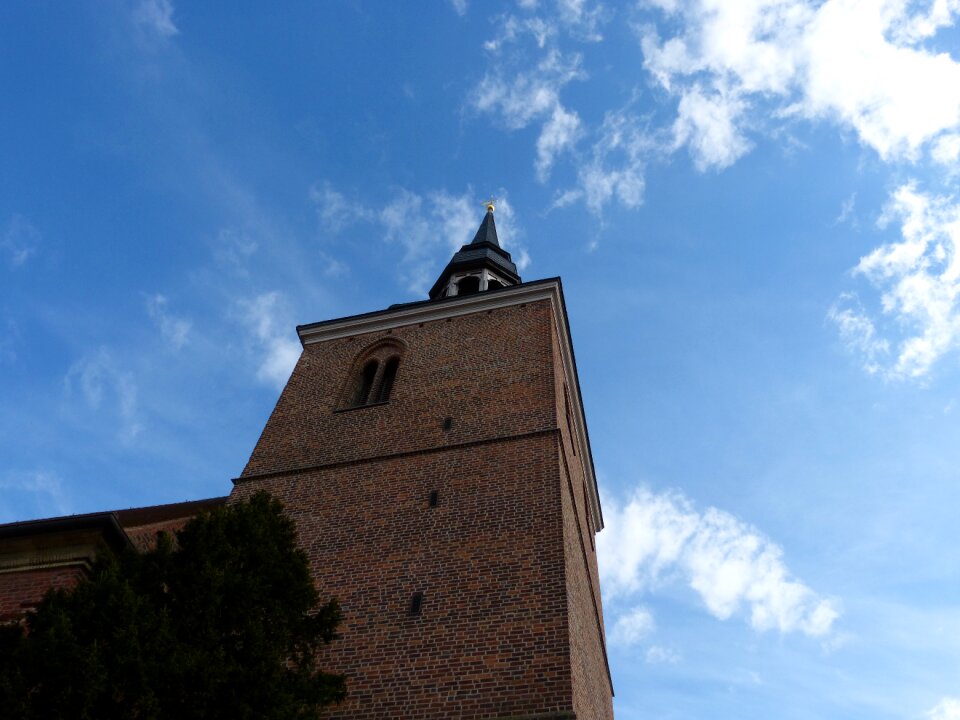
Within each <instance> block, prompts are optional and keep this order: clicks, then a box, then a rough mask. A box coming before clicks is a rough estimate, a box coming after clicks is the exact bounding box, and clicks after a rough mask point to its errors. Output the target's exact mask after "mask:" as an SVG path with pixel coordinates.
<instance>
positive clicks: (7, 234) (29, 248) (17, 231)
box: [0, 215, 42, 268]
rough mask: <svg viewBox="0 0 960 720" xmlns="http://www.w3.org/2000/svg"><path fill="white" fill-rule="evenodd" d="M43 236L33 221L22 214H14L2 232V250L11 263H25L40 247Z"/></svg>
mask: <svg viewBox="0 0 960 720" xmlns="http://www.w3.org/2000/svg"><path fill="white" fill-rule="evenodd" d="M41 239H42V236H41V235H40V231H39V230H37V228H36V227H34V225H33V223H31V222H30V221H29V220H27V219H26V218H25V217H23V216H22V215H13V216H11V217H10V219H9V220H7V224H6V225H5V226H4V228H3V233H2V234H0V251H3V253H4V254H5V255H6V256H7V259H8V261H9V263H10V265H11V266H12V267H14V268H18V267H21V266H23V265H24V263H26V262H27V260H29V259H30V257H31V256H32V255H34V254H35V253H36V252H37V248H39V247H40V241H41Z"/></svg>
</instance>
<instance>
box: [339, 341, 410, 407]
mask: <svg viewBox="0 0 960 720" xmlns="http://www.w3.org/2000/svg"><path fill="white" fill-rule="evenodd" d="M405 348H406V346H405V344H404V343H403V342H402V341H400V340H397V339H396V338H384V339H383V340H380V341H378V342H376V343H374V344H373V345H371V346H369V347H367V348H365V349H364V350H362V351H361V352H360V354H359V355H357V358H356V360H354V361H353V365H352V367H351V370H350V375H349V377H348V380H347V384H346V387H345V388H344V390H343V395H342V396H341V397H342V398H343V400H342V401H341V405H340V407H341V409H344V410H349V409H350V408H358V407H365V406H367V405H379V404H380V403H385V402H389V400H390V396H391V394H392V393H393V386H394V384H396V380H397V370H398V369H399V368H400V358H401V357H403V352H404V350H405Z"/></svg>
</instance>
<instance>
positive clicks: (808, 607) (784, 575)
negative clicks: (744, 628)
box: [598, 488, 839, 636]
mask: <svg viewBox="0 0 960 720" xmlns="http://www.w3.org/2000/svg"><path fill="white" fill-rule="evenodd" d="M603 502H604V515H605V516H606V517H607V518H608V521H607V528H606V529H605V530H604V532H603V533H601V534H600V535H599V536H598V538H599V541H598V542H599V547H598V556H599V558H600V561H601V563H600V570H601V576H602V586H603V588H604V590H605V592H606V593H607V594H608V596H609V597H611V598H616V599H623V598H635V597H641V596H643V594H645V593H648V592H650V591H652V590H654V589H656V588H657V587H658V586H660V585H661V584H662V583H666V582H669V581H671V580H675V579H679V580H682V581H683V582H685V583H687V584H688V585H689V587H690V588H692V589H693V590H694V591H696V593H697V594H698V595H699V596H700V598H701V599H702V600H703V602H704V604H705V605H706V608H707V610H708V611H709V612H710V613H711V614H712V615H713V616H714V617H716V618H718V619H720V620H726V619H728V618H731V617H733V616H734V615H736V614H738V612H739V611H740V610H741V609H742V608H745V609H746V610H747V612H748V614H749V622H750V625H751V626H752V627H753V628H754V629H755V630H759V631H763V630H779V631H780V632H783V633H786V632H802V633H804V634H806V635H811V636H822V635H825V634H826V633H828V632H829V631H830V628H831V626H832V624H833V622H834V620H835V619H836V618H837V617H838V614H839V611H838V610H837V607H836V605H835V603H834V602H833V601H831V600H827V599H824V598H822V597H820V596H819V595H817V593H815V592H814V591H813V590H811V589H810V588H809V587H807V586H806V585H805V584H803V583H802V582H800V581H799V580H797V579H795V578H793V577H791V575H790V573H789V571H788V570H787V568H786V566H785V565H784V563H783V551H782V550H781V548H780V547H778V546H777V545H776V544H774V543H773V542H772V541H770V540H769V539H767V538H766V537H764V536H763V535H762V534H761V533H760V532H759V531H758V530H756V529H755V528H753V527H750V526H749V525H746V524H745V523H743V522H741V521H739V520H737V519H736V518H735V517H733V516H732V515H730V514H729V513H726V512H724V511H722V510H718V509H716V508H708V509H707V510H706V511H704V512H699V511H697V510H696V509H695V508H694V507H693V505H692V503H691V502H690V501H689V500H687V499H686V498H685V497H683V496H682V495H680V494H678V493H661V494H655V493H653V492H652V491H650V490H649V489H646V488H640V489H638V490H636V491H635V492H634V493H633V494H632V495H631V496H630V498H629V499H628V500H627V501H626V502H625V503H623V502H619V501H617V499H615V498H610V497H606V498H604V501H603Z"/></svg>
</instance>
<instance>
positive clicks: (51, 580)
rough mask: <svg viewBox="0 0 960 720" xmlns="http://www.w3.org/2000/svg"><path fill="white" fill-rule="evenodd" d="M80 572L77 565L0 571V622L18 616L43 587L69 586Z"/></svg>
mask: <svg viewBox="0 0 960 720" xmlns="http://www.w3.org/2000/svg"><path fill="white" fill-rule="evenodd" d="M82 575H83V568H82V567H81V566H79V565H68V566H62V567H45V568H35V569H32V570H19V571H15V572H4V573H0V622H9V621H15V620H17V619H19V618H20V617H21V616H22V615H23V613H25V612H26V611H27V610H29V609H30V608H33V607H35V606H36V605H37V604H38V603H39V602H40V600H41V599H43V596H44V595H45V594H46V593H47V590H50V589H51V588H64V587H73V585H74V584H75V583H76V582H77V580H78V579H79V578H80V577H82Z"/></svg>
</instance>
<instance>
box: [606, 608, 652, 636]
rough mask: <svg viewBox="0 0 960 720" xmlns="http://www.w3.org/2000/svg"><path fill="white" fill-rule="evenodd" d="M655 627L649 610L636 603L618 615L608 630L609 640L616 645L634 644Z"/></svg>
mask: <svg viewBox="0 0 960 720" xmlns="http://www.w3.org/2000/svg"><path fill="white" fill-rule="evenodd" d="M655 629H656V623H655V622H654V620H653V615H652V614H651V613H650V611H649V610H648V609H647V608H645V607H643V606H642V605H638V606H637V607H635V608H633V609H632V610H631V611H630V612H628V613H625V614H623V615H620V616H619V617H618V618H617V621H616V622H615V623H614V625H613V629H612V630H611V631H610V642H611V643H613V644H616V645H636V644H637V643H639V642H640V641H641V640H643V639H644V638H645V637H647V636H648V635H649V634H650V633H652V632H653V631H654V630H655Z"/></svg>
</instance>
